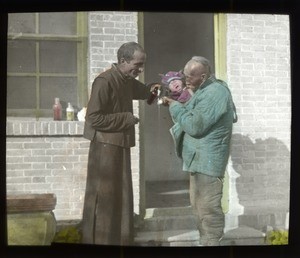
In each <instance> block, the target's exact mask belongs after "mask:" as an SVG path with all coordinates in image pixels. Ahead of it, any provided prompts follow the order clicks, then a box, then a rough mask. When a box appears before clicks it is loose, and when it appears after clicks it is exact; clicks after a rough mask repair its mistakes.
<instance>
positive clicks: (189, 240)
mask: <svg viewBox="0 0 300 258" xmlns="http://www.w3.org/2000/svg"><path fill="white" fill-rule="evenodd" d="M135 245H137V246H198V245H199V233H198V230H169V231H149V232H138V234H137V236H136V237H135Z"/></svg>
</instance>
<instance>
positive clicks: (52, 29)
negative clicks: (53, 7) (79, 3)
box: [40, 12, 76, 35]
mask: <svg viewBox="0 0 300 258" xmlns="http://www.w3.org/2000/svg"><path fill="white" fill-rule="evenodd" d="M40 33H41V34H55V35H76V13H71V12H68V13H41V14H40Z"/></svg>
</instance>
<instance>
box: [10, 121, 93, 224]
mask: <svg viewBox="0 0 300 258" xmlns="http://www.w3.org/2000/svg"><path fill="white" fill-rule="evenodd" d="M49 120H50V119H49ZM49 120H44V121H43V120H42V121H38V122H37V121H33V120H32V121H30V119H26V121H21V120H20V119H18V120H13V119H9V120H8V121H7V140H6V144H7V146H6V166H7V167H6V175H7V177H6V180H7V193H8V194H24V193H54V194H55V195H56V197H57V205H56V208H55V211H54V213H55V216H56V218H57V219H58V220H69V219H80V218H81V215H82V205H83V198H84V190H85V180H86V167H87V153H88V148H89V141H87V140H85V139H84V138H83V137H82V133H83V122H79V121H72V122H67V121H49Z"/></svg>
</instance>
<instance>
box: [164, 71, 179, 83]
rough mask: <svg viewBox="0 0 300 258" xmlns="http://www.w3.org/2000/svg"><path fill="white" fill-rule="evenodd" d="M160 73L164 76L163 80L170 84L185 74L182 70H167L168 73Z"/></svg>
mask: <svg viewBox="0 0 300 258" xmlns="http://www.w3.org/2000/svg"><path fill="white" fill-rule="evenodd" d="M160 75H161V77H162V78H161V82H162V83H163V84H166V85H168V84H169V83H170V81H173V80H182V79H183V74H182V73H181V72H174V71H170V72H167V73H166V74H160Z"/></svg>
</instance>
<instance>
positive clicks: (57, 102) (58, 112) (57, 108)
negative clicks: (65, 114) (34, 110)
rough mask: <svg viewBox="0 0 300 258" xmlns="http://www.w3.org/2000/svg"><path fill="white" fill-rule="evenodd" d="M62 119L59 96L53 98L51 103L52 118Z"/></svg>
mask: <svg viewBox="0 0 300 258" xmlns="http://www.w3.org/2000/svg"><path fill="white" fill-rule="evenodd" d="M61 119H62V108H61V104H60V100H59V98H55V99H54V105H53V120H61Z"/></svg>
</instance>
